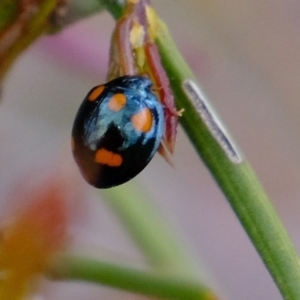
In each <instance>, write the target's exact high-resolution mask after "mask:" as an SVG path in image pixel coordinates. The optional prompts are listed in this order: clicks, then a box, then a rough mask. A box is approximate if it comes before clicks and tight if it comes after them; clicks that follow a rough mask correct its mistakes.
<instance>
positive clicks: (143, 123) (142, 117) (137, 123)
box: [131, 107, 153, 132]
mask: <svg viewBox="0 0 300 300" xmlns="http://www.w3.org/2000/svg"><path fill="white" fill-rule="evenodd" d="M152 121H153V118H152V114H151V111H150V110H149V108H147V107H145V108H144V109H142V110H141V111H139V112H138V113H137V114H135V115H133V116H132V117H131V122H132V125H133V127H134V128H135V129H136V130H138V131H142V132H148V131H149V130H150V129H151V127H152Z"/></svg>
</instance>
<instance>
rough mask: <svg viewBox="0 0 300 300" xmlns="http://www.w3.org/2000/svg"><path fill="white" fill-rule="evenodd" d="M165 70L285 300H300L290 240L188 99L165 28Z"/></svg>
mask: <svg viewBox="0 0 300 300" xmlns="http://www.w3.org/2000/svg"><path fill="white" fill-rule="evenodd" d="M156 42H157V45H158V47H159V50H160V54H161V59H162V64H163V65H164V68H165V70H166V72H167V74H168V76H169V78H170V81H171V86H172V89H173V92H174V94H175V98H176V103H177V107H178V108H184V110H185V111H184V113H183V116H182V117H181V118H180V122H181V124H182V126H183V128H184V129H185V131H186V133H187V135H188V136H189V138H190V140H191V142H192V144H193V145H194V147H195V149H196V151H197V153H198V154H199V156H200V157H201V158H202V160H203V161H204V162H205V164H206V166H207V167H208V168H209V170H210V171H211V173H212V175H213V177H214V178H215V180H216V182H217V183H218V185H219V187H220V188H221V190H222V191H223V193H224V195H225V196H226V197H227V199H228V201H229V203H230V204H231V206H232V208H233V210H234V211H235V213H236V215H237V217H238V218H239V220H240V222H241V224H242V225H243V227H244V228H245V230H246V232H247V233H248V235H249V237H250V239H251V240H252V242H253V244H254V246H255V247H256V249H257V251H258V252H259V254H260V256H261V258H262V259H263V261H264V263H265V265H266V267H267V268H268V269H269V271H270V273H271V275H272V277H273V278H274V280H275V282H276V284H277V286H278V288H279V290H280V291H281V293H282V295H283V297H284V298H285V299H290V300H291V299H295V300H296V299H300V264H299V262H300V261H299V257H298V255H297V253H296V251H295V248H294V246H293V244H292V243H291V241H290V238H289V236H288V234H287V232H286V230H285V228H284V227H283V225H282V223H281V221H280V219H279V217H278V215H277V214H276V212H275V210H274V209H273V207H272V205H271V203H270V201H269V200H268V198H267V196H266V194H265V192H264V190H263V188H262V187H261V185H260V183H259V181H258V179H257V177H256V175H255V173H254V172H253V170H252V168H251V167H250V166H249V164H248V163H247V161H246V159H245V158H243V161H242V162H241V163H234V162H232V161H231V160H230V159H229V158H228V155H227V154H226V153H225V152H224V151H223V149H222V148H221V147H220V145H219V143H218V142H217V141H216V139H215V137H214V136H213V135H212V134H211V133H210V131H209V130H208V128H207V126H206V125H205V123H204V121H203V119H202V118H201V116H200V115H199V113H198V112H197V110H196V109H195V107H194V106H193V104H192V103H191V101H190V99H189V98H188V97H187V94H186V92H185V91H184V89H183V86H182V83H183V82H184V81H185V80H186V79H194V75H193V74H192V72H191V70H190V69H189V67H188V66H187V64H186V63H185V61H184V60H183V58H182V57H181V55H180V53H179V52H178V50H177V48H176V46H175V45H174V42H173V41H172V39H171V37H170V35H169V33H168V30H167V28H166V27H165V25H164V24H163V23H162V22H161V24H160V30H159V31H158V35H157V40H156Z"/></svg>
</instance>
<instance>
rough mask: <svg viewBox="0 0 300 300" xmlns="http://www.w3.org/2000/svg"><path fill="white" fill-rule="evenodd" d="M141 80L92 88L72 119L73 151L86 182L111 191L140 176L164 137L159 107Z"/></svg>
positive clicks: (128, 79) (148, 84)
mask: <svg viewBox="0 0 300 300" xmlns="http://www.w3.org/2000/svg"><path fill="white" fill-rule="evenodd" d="M151 88H152V83H151V81H150V80H149V79H148V78H145V77H142V76H129V75H127V76H123V77H119V78H117V79H114V80H112V81H110V82H108V83H106V84H103V85H99V86H96V87H94V88H93V89H91V91H90V92H89V93H88V94H87V96H86V97H85V99H84V100H83V102H82V104H81V106H80V108H79V110H78V113H77V115H76V117H75V121H74V125H73V130H72V151H73V155H74V158H75V160H76V162H77V164H78V166H79V169H80V171H81V173H82V175H83V177H84V178H85V179H86V181H87V182H88V183H90V184H91V185H93V186H95V187H97V188H110V187H113V186H117V185H120V184H122V183H125V182H127V181H128V180H130V179H132V178H133V177H134V176H136V175H137V174H138V173H140V172H141V171H142V170H143V169H144V168H145V167H146V165H147V164H148V163H149V161H150V160H151V159H152V157H153V156H154V154H155V153H156V151H157V149H158V147H159V145H160V142H161V139H162V135H163V132H164V112H163V107H162V105H161V104H160V102H159V101H158V99H157V97H156V95H155V94H154V93H153V91H152V90H151Z"/></svg>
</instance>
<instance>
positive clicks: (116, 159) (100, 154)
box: [95, 148, 123, 167]
mask: <svg viewBox="0 0 300 300" xmlns="http://www.w3.org/2000/svg"><path fill="white" fill-rule="evenodd" d="M95 162H97V163H99V164H103V165H107V166H110V167H119V166H121V165H122V163H123V158H122V156H121V155H120V154H117V153H114V152H112V151H108V150H106V149H104V148H101V149H99V150H98V151H97V152H96V155H95Z"/></svg>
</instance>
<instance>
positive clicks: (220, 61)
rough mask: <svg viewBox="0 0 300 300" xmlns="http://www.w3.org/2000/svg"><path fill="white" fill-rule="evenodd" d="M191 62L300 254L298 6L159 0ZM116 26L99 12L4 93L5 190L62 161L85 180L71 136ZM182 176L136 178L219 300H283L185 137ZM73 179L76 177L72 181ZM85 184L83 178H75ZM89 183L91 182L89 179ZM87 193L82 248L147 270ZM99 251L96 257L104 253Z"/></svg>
mask: <svg viewBox="0 0 300 300" xmlns="http://www.w3.org/2000/svg"><path fill="white" fill-rule="evenodd" d="M152 3H153V6H154V7H155V8H156V10H157V12H158V13H159V15H160V16H161V17H162V19H163V20H164V21H165V22H166V23H167V25H168V26H169V29H170V32H171V34H172V35H173V38H174V40H175V42H176V44H177V45H178V48H179V49H180V50H181V52H182V54H183V56H184V57H185V58H186V60H187V62H188V63H189V64H190V65H191V66H192V69H193V71H194V72H195V74H196V76H197V77H198V80H199V82H200V83H201V85H202V87H203V89H204V90H205V92H206V94H207V95H208V96H209V98H210V99H211V101H212V102H213V104H214V106H215V107H216V108H217V110H218V112H219V114H220V115H221V117H222V119H223V121H224V122H225V124H227V127H228V128H229V129H230V130H231V132H232V135H233V136H234V138H235V140H236V141H237V143H238V144H239V146H240V148H241V149H242V150H243V152H244V153H245V155H246V156H247V157H248V159H249V161H250V163H251V164H252V166H253V168H254V169H255V171H256V172H257V174H258V177H259V179H260V180H261V182H262V184H263V185H264V187H265V189H266V191H267V194H268V195H269V196H270V199H271V201H272V203H273V204H274V206H275V208H276V210H277V211H278V213H279V215H280V216H281V218H282V220H283V222H284V224H285V225H286V227H287V229H288V231H289V234H290V235H291V238H292V240H293V242H294V243H295V245H296V247H297V248H298V250H299V249H300V235H299V227H300V217H299V216H300V188H299V187H300V163H299V162H300V139H299V136H300V118H299V115H300V101H299V98H300V59H299V56H300V35H299V26H300V17H299V16H300V2H299V1H297V0H290V1H280V0H265V1H260V0H239V1H238V0H231V1H217V0H211V1H202V0H185V1H179V0H164V1H159V0H153V1H152ZM113 26H114V21H113V20H112V18H111V17H110V16H109V15H108V14H107V13H104V12H103V13H100V14H97V15H95V16H93V17H90V18H88V19H85V20H84V21H81V22H78V23H76V24H74V25H71V26H70V27H68V28H66V29H65V30H63V31H62V32H61V33H59V34H57V35H53V36H47V37H43V38H41V39H40V40H39V41H38V42H37V43H35V44H34V45H33V46H31V47H30V48H29V49H28V50H27V51H26V52H25V53H24V54H23V55H22V57H21V58H20V59H19V60H18V61H17V63H16V64H15V65H14V67H13V69H12V70H11V72H10V73H9V76H8V77H7V78H6V81H5V84H4V86H3V87H2V102H1V110H0V137H1V142H0V143H1V150H0V191H1V195H2V196H3V198H2V199H1V201H2V203H3V205H7V204H8V203H7V200H5V199H6V197H5V195H6V194H8V193H9V192H10V191H11V190H12V189H16V186H17V184H18V182H19V180H22V178H25V177H26V174H28V172H34V171H35V170H36V169H38V170H39V171H41V170H45V172H46V171H47V169H48V168H51V165H52V164H53V162H55V161H57V159H58V158H59V159H60V160H63V161H64V163H65V164H66V166H67V167H68V168H70V170H72V171H71V172H72V173H74V176H77V174H79V172H78V170H77V167H76V166H75V163H74V162H73V159H72V155H71V150H70V132H71V127H72V122H73V119H74V116H75V114H76V111H77V109H78V107H79V105H80V103H81V101H82V99H83V98H84V97H85V95H86V93H87V92H88V91H89V90H90V89H91V88H92V87H93V86H95V85H97V84H99V83H103V82H104V81H105V75H106V71H107V64H108V49H109V42H110V35H111V32H112V30H113ZM174 166H175V167H174V168H171V167H170V166H169V165H168V164H167V163H165V161H164V160H163V159H162V158H161V157H160V156H159V155H156V157H155V158H154V159H153V161H152V162H151V163H150V164H149V166H148V167H147V168H146V169H145V170H144V171H143V172H142V173H141V174H140V175H139V176H138V177H137V178H135V179H134V181H135V182H136V184H138V185H141V186H142V188H143V189H144V191H146V192H147V193H148V194H149V195H151V197H152V198H153V201H154V204H155V206H156V207H157V209H158V211H159V212H160V213H161V215H162V216H163V218H164V220H165V221H166V223H167V224H168V225H169V226H170V227H171V228H172V230H173V231H174V232H176V233H177V235H178V236H179V238H180V239H181V240H182V243H183V244H184V245H186V248H187V250H188V251H189V252H190V253H191V256H193V257H194V259H195V261H196V262H197V263H198V264H199V268H200V269H201V270H203V273H204V274H205V280H206V282H207V283H208V285H209V286H211V287H212V288H213V289H214V290H215V291H216V292H217V293H218V294H219V295H220V297H221V298H222V299H230V300H240V299H243V300H250V299H272V300H277V299H281V296H280V295H279V293H278V291H277V288H276V287H275V285H274V284H273V282H272V279H271V277H270V276H269V274H268V272H267V271H266V269H265V268H264V266H263V265H262V262H261V260H260V258H259V256H258V255H257V253H256V251H255V250H254V248H253V246H252V245H251V243H250V241H249V239H248V237H247V236H246V234H245V232H244V231H243V229H242V228H241V226H240V224H239V222H238V220H237V219H236V217H235V215H234V213H233V212H232V210H231V208H230V207H229V205H228V203H227V201H226V199H225V198H224V196H223V195H222V194H221V192H220V191H219V189H218V187H217V186H216V184H215V183H214V181H213V180H212V178H211V176H210V174H209V172H208V171H207V170H206V168H205V167H204V165H203V164H202V162H201V161H200V160H199V158H198V156H197V155H196V153H195V151H194V149H193V147H192V146H191V145H190V143H189V141H188V139H187V137H186V136H185V134H184V132H183V131H182V130H181V129H179V133H178V138H177V145H176V151H175V156H174ZM73 169H74V170H73ZM78 176H79V175H78ZM80 180H81V181H82V182H83V179H80ZM83 184H84V186H85V188H86V191H87V194H86V196H85V199H83V200H84V201H83V203H82V204H81V208H82V216H83V217H82V218H81V220H80V221H78V224H76V225H74V228H73V238H74V243H75V244H76V245H77V246H78V247H79V248H80V247H82V248H85V247H88V248H89V249H94V248H95V249H100V251H102V252H103V253H109V255H111V256H116V257H118V258H121V259H122V258H125V259H126V260H127V261H128V260H129V261H130V260H132V261H133V262H139V261H142V260H143V258H142V257H141V255H140V253H139V252H138V250H137V249H136V248H135V247H134V244H133V243H132V241H131V239H130V237H129V236H128V235H127V234H126V232H125V231H124V229H122V226H121V225H120V223H118V220H117V219H116V218H115V216H114V214H113V213H112V211H111V210H110V209H109V208H108V207H107V206H106V205H105V204H104V203H103V202H102V201H99V200H98V195H97V193H96V191H95V190H94V189H93V188H91V187H89V186H88V185H87V184H85V183H83ZM96 251H97V250H96ZM43 295H44V296H45V299H56V300H65V299H73V300H79V299H84V297H86V299H120V297H122V299H128V300H129V299H146V298H143V297H140V296H137V295H132V294H130V293H124V292H120V291H115V290H112V289H109V288H105V287H98V286H92V285H87V284H74V283H47V284H46V285H45V288H44V291H43Z"/></svg>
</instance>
